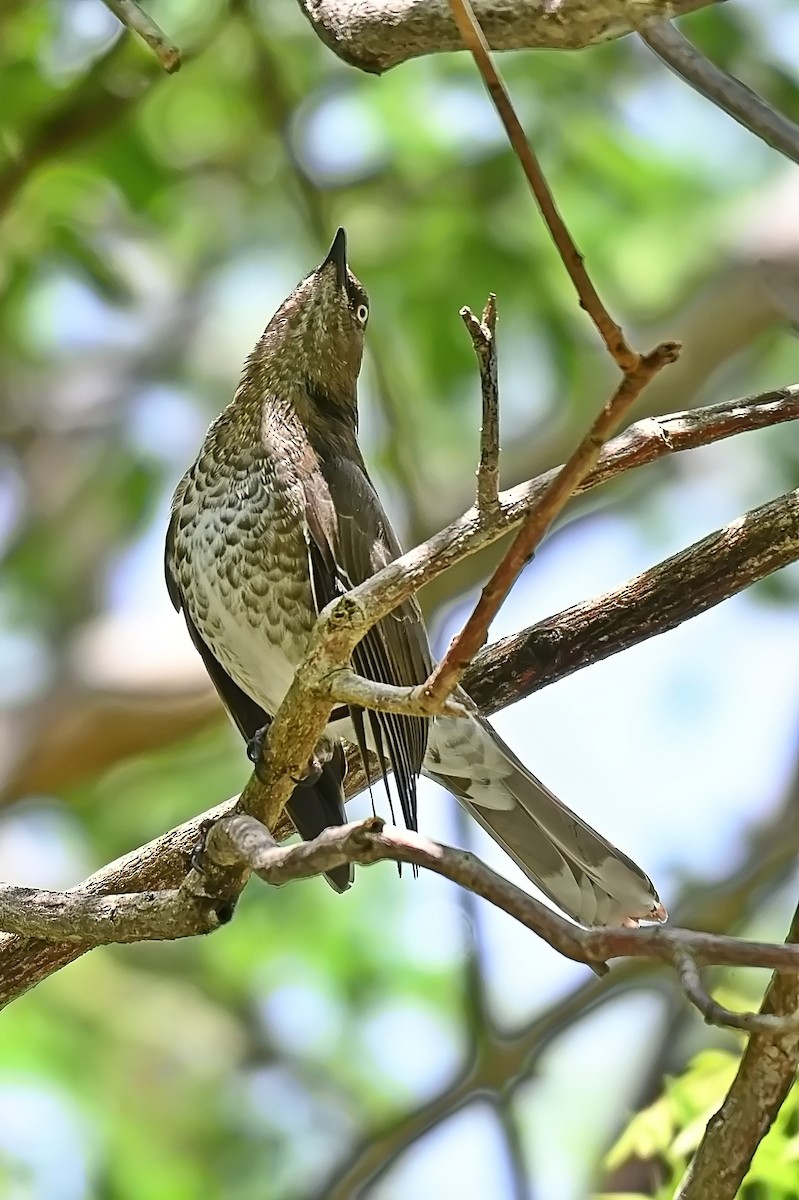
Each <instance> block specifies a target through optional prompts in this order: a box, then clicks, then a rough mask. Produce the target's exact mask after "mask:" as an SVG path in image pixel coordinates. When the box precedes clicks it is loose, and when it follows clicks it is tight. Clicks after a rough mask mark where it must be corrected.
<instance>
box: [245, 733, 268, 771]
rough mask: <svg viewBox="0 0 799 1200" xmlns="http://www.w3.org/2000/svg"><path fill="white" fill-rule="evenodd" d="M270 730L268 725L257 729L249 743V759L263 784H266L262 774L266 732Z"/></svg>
mask: <svg viewBox="0 0 799 1200" xmlns="http://www.w3.org/2000/svg"><path fill="white" fill-rule="evenodd" d="M268 728H269V726H268V725H262V726H261V728H260V729H256V731H255V733H254V734H253V736H252V737H251V738H250V740H249V742H248V743H247V757H248V758H249V760H250V762H251V763H252V764H253V766H254V767H255V774H256V775H257V776H258V778H259V779H260V780H261V783H263V782H264V778H263V775H262V772H261V764H262V763H263V758H264V742H265V741H266V732H267V729H268Z"/></svg>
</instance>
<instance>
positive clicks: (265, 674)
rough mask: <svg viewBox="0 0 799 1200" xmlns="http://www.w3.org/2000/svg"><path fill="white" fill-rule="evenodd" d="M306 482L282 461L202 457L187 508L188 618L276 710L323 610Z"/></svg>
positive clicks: (181, 562)
mask: <svg viewBox="0 0 799 1200" xmlns="http://www.w3.org/2000/svg"><path fill="white" fill-rule="evenodd" d="M303 507H304V501H303V494H302V488H301V486H299V485H298V484H297V482H296V480H295V479H292V478H291V477H290V474H289V473H288V472H287V471H286V470H285V468H283V467H282V465H281V464H280V463H276V462H274V461H273V460H272V459H270V458H268V457H266V456H263V455H258V456H254V455H249V454H246V455H243V456H242V458H241V460H240V461H239V462H238V463H234V464H230V463H225V464H223V465H220V464H219V463H217V462H214V459H213V457H212V456H211V455H210V454H207V453H206V454H203V455H202V456H201V457H200V459H199V461H198V462H197V463H196V464H195V466H194V467H193V468H192V470H191V471H190V472H189V475H188V477H187V481H186V487H185V490H184V492H183V496H182V501H181V504H180V508H179V510H178V516H177V520H176V529H175V540H174V551H173V554H174V569H175V574H176V577H177V579H178V581H179V584H180V588H181V591H182V592H183V596H184V599H185V604H186V607H187V609H188V612H189V615H190V617H191V619H192V621H193V622H194V624H195V625H196V626H197V629H198V630H199V632H200V633H201V635H202V637H203V638H204V640H205V641H206V642H207V644H208V645H209V646H210V648H211V649H212V651H213V653H214V654H215V656H216V657H217V659H218V660H219V662H220V663H221V664H222V666H223V667H224V668H225V670H226V671H227V672H228V674H229V675H231V677H232V678H233V679H234V680H235V681H236V683H237V684H238V685H239V687H241V688H242V689H243V690H244V691H245V692H246V693H247V694H248V695H249V696H251V697H252V698H253V699H254V700H256V701H257V702H258V703H259V704H260V705H261V706H262V707H263V708H264V709H265V710H266V711H267V712H269V713H274V712H275V711H276V709H277V707H278V706H279V704H280V702H281V700H282V699H283V697H284V695H285V693H286V691H287V689H288V687H289V685H290V683H291V680H292V676H293V672H294V667H295V666H296V665H297V663H298V662H299V661H300V659H301V658H302V655H303V653H304V649H305V646H306V644H307V639H308V635H309V633H310V631H311V629H312V627H313V623H314V620H315V612H314V607H313V597H312V592H311V584H310V578H309V566H308V551H307V545H306V541H305V532H304V522H303Z"/></svg>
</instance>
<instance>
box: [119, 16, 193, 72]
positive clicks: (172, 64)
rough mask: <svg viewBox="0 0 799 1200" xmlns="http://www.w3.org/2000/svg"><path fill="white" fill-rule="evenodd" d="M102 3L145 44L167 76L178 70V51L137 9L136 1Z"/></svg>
mask: <svg viewBox="0 0 799 1200" xmlns="http://www.w3.org/2000/svg"><path fill="white" fill-rule="evenodd" d="M103 3H104V4H105V6H106V8H110V10H111V12H112V13H113V14H114V16H115V17H116V18H117V20H119V21H121V22H122V24H123V25H125V26H126V27H127V28H128V29H131V30H132V31H133V32H134V33H137V34H138V35H139V37H140V38H141V39H142V41H145V42H146V43H147V45H148V46H149V47H150V49H151V50H152V51H153V53H154V54H155V56H156V58H157V59H158V61H159V62H160V64H161V66H162V67H163V68H164V70H165V71H166V72H167V74H168V75H172V74H174V72H175V71H179V70H180V66H181V57H180V50H178V48H177V46H174V45H173V44H172V42H170V41H168V40H167V37H166V35H165V34H164V32H163V30H161V29H159V27H158V26H157V25H156V23H155V21H154V20H153V19H152V17H150V16H148V15H147V13H146V12H144V10H143V9H141V8H140V7H139V5H138V4H137V3H136V0H103Z"/></svg>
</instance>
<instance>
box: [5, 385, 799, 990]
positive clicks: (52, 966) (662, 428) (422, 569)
mask: <svg viewBox="0 0 799 1200" xmlns="http://www.w3.org/2000/svg"><path fill="white" fill-rule="evenodd" d="M797 416H799V387H794V388H785V389H781V390H779V391H776V392H769V393H766V394H764V395H763V396H758V397H754V398H752V399H750V400H747V401H735V402H733V403H727V404H721V405H714V406H712V407H710V408H707V409H702V410H696V411H691V412H688V413H678V414H674V415H673V416H671V417H666V418H662V419H660V420H658V421H653V420H646V421H644V422H639V423H638V424H637V425H634V426H632V427H631V428H630V429H628V430H627V431H626V432H625V433H623V434H621V435H620V436H619V437H617V438H615V439H614V440H613V442H611V443H609V444H608V445H607V446H606V447H605V449H604V451H603V453H602V455H601V457H600V461H599V463H598V464H597V466H596V468H595V469H594V471H593V472H592V473H591V475H590V476H589V478H588V479H587V480H586V481H585V482H584V484H583V485H582V487H583V490H585V489H586V488H588V487H593V486H597V485H598V484H599V483H602V482H604V481H605V480H607V479H610V478H612V477H614V476H616V475H619V474H621V473H622V472H623V471H625V470H630V469H633V468H635V467H638V466H641V465H643V464H645V463H649V462H652V461H655V460H656V459H658V458H660V457H663V456H664V455H666V454H669V453H673V452H676V451H679V450H685V449H689V448H692V447H696V446H700V445H706V444H710V443H711V442H713V441H717V440H719V439H721V438H724V437H729V436H731V435H733V434H735V433H739V432H742V431H743V430H747V429H758V428H763V427H765V426H767V425H771V424H778V423H780V422H782V421H788V420H793V419H795V418H796V417H797ZM553 475H554V472H549V473H547V475H544V476H542V477H540V478H539V479H538V480H534V481H532V482H531V483H529V484H526V485H524V486H522V487H520V488H515V489H513V491H511V492H508V493H504V494H503V495H502V496H500V498H499V499H500V503H499V508H498V510H497V513H496V514H495V516H494V517H492V519H491V522H489V523H485V524H483V525H482V527H481V525H480V521H479V518H478V516H477V514H476V513H474V512H472V513H468V514H466V515H465V516H464V517H463V518H462V519H461V521H458V522H455V523H454V524H453V525H452V526H450V527H449V529H447V530H444V531H443V532H442V533H440V534H437V535H436V537H434V538H432V539H431V540H430V541H429V542H428V543H427V544H426V545H425V546H423V547H419V548H417V550H414V551H412V552H411V553H410V554H408V555H405V556H403V558H402V559H400V560H398V562H397V563H394V564H391V565H390V566H389V567H387V568H385V569H384V571H382V572H381V573H380V576H379V577H378V576H376V577H375V578H374V579H372V580H370V581H368V583H367V584H365V585H363V591H361V589H356V591H359V592H361V594H362V595H364V597H365V600H366V602H367V603H368V602H369V601H370V598H371V601H372V603H374V604H378V603H379V604H380V605H381V606H384V611H386V612H387V611H389V610H390V608H391V607H392V605H393V604H396V603H399V602H400V601H401V600H402V598H403V597H404V596H405V595H408V594H410V593H411V592H412V591H415V590H416V589H417V588H418V587H419V586H421V584H422V583H423V582H424V580H425V578H427V577H429V576H430V572H433V571H434V572H436V573H439V572H441V571H443V570H445V569H446V567H447V566H448V565H449V564H450V563H452V562H455V561H457V560H458V559H459V558H460V557H462V556H463V555H464V554H467V553H471V552H472V551H473V550H474V549H475V548H477V546H478V545H481V544H484V542H485V541H486V540H492V539H493V538H496V537H498V536H500V534H501V532H502V531H504V530H506V529H508V528H511V527H512V526H513V525H514V524H518V523H519V522H520V521H521V519H522V518H523V516H524V513H525V511H526V510H527V507H528V506H529V504H530V503H531V501H532V500H533V499H534V498H535V496H536V495H537V494H539V492H540V491H541V489H542V488H543V487H544V486H545V485H546V482H547V480H548V479H550V478H552V477H553ZM776 503H779V502H776ZM767 507H768V506H767ZM737 546H738V543H737V542H736V540H735V539H731V540H728V541H727V542H725V543H724V544H722V545H721V546H720V547H719V548H718V552H717V554H716V575H717V577H718V578H721V577H722V576H723V575H724V572H725V570H728V569H729V562H730V561H734V555H735V552H736V548H737ZM344 599H345V601H346V600H347V599H348V597H345V598H344ZM605 603H606V600H605V598H604V597H603V598H602V599H601V600H600V605H601V606H602V605H604V604H605ZM651 603H652V604H653V606H655V608H656V606H657V597H656V596H655V595H654V594H653V596H652V600H651ZM705 607H707V604H706V602H705V599H704V597H703V596H702V595H701V594H700V595H699V596H698V597H697V608H696V611H703V609H704V608H705ZM569 611H570V612H571V610H569ZM683 612H684V617H685V618H687V617H688V616H689V615H691V613H690V611H689V610H687V609H684V610H683ZM667 615H668V614H667ZM586 619H587V620H588V621H590V620H591V619H593V620H599V617H598V615H596V614H595V615H594V617H593V618H591V616H590V614H586ZM557 620H558V619H557V618H555V619H554V620H553V621H552V622H550V624H551V625H554V624H556V623H557ZM566 624H568V622H567V621H565V620H564V625H566ZM663 627H664V628H670V627H671V625H669V624H668V623H666V624H665V625H664V626H663ZM660 631H661V626H660V625H659V624H658V621H657V618H656V616H653V619H652V620H649V621H648V622H646V629H645V631H644V622H643V620H642V622H641V636H654V635H655V634H656V633H658V632H660ZM638 640H640V638H639V639H638ZM619 648H621V647H619ZM528 667H529V664H528ZM514 669H515V668H514V666H513V663H512V662H511V666H510V670H511V672H513V670H514ZM527 669H528V668H527V667H525V670H527ZM559 669H560V668H559V667H558V664H557V663H555V664H553V665H552V667H551V668H549V669H548V675H547V682H554V681H555V679H557V678H558V677H559V675H558V670H559ZM562 669H563V674H568V673H570V671H572V670H576V669H577V664H576V662H575V661H571V662H568V663H564V665H563V668H562ZM328 673H329V672H328ZM465 682H466V684H467V686H468V689H469V692H470V693H471V694H472V696H473V697H474V698H475V699H476V700H477V701H478V702H480V701H482V702H483V704H484V705H485V702H486V700H489V699H490V698H489V697H488V696H487V695H486V694H485V692H482V693H481V685H480V660H478V662H477V664H476V665H475V667H474V668H473V669H472V671H471V672H470V673H469V674H468V675H467V676H466V679H465ZM492 686H493V684H491V683H489V686H488V689H486V690H490V688H491V687H492ZM534 686H535V685H534ZM538 686H543V682H542V683H541V684H540V685H538ZM529 690H533V688H532V687H531V688H530V689H529ZM513 698H514V697H513V696H512V695H511V694H510V692H509V690H508V689H505V690H504V692H503V693H502V695H501V697H497V699H496V700H495V701H494V702H493V703H489V704H488V705H485V706H486V707H488V708H489V710H490V711H493V710H495V709H496V708H497V707H499V706H501V704H503V703H507V702H509V701H510V700H511V699H513ZM317 703H318V702H317ZM330 703H331V701H330V700H329V699H328V700H323V701H321V707H322V711H323V712H324V711H325V706H328V707H329V705H330ZM322 720H323V721H324V716H323V718H322ZM359 786H363V778H362V776H361V778H360V780H359V779H358V777H357V775H356V774H355V773H353V776H352V777H351V779H349V780H348V789H349V790H350V794H352V791H355V790H358V787H359ZM263 793H264V789H263V786H262V785H261V784H260V783H259V782H258V780H257V779H256V778H255V776H253V778H252V779H251V780H250V782H249V783H248V784H247V787H246V788H245V790H244V793H242V797H241V798H240V801H239V803H240V804H242V805H243V806H245V807H249V806H250V805H251V804H252V809H251V811H253V812H254V813H256V815H257V811H258V810H261V811H263V808H264V795H263ZM235 808H236V802H235V801H228V802H227V803H226V804H224V805H220V806H218V807H217V808H216V809H214V810H212V811H211V812H209V813H206V814H203V815H202V816H200V817H196V818H194V819H193V820H191V821H189V822H186V823H185V824H184V825H182V826H179V827H178V828H177V829H173V830H171V831H170V832H169V833H167V834H164V835H163V836H162V837H160V838H157V839H155V840H154V841H153V842H151V843H149V844H148V845H147V846H144V847H141V848H139V849H137V850H134V851H132V852H131V853H130V854H129V855H127V856H126V857H125V858H123V859H120V860H118V861H117V862H115V863H112V864H110V865H109V866H108V867H104V868H103V869H102V870H101V871H99V872H98V873H97V874H96V875H94V876H92V877H91V879H90V880H87V881H86V883H84V884H83V885H81V887H80V888H79V889H75V892H76V893H78V894H80V893H85V894H86V895H89V896H97V895H108V894H118V893H123V892H125V893H128V892H135V891H142V892H144V891H149V890H156V889H164V888H176V887H179V886H180V885H181V881H183V880H184V877H185V875H186V871H187V869H188V867H189V863H190V858H191V854H192V851H193V849H194V847H195V846H196V844H197V841H198V838H199V836H200V832H201V830H202V829H203V827H204V825H205V824H206V823H208V822H209V821H213V820H215V819H216V818H218V817H220V816H223V815H227V814H230V813H231V812H233V811H234V810H235ZM287 830H288V826H286V825H285V824H284V825H283V826H278V827H277V828H276V833H277V834H278V836H279V835H280V834H281V833H284V832H286V831H287ZM220 870H224V869H223V868H220ZM246 874H247V873H246V872H244V871H240V870H238V871H234V870H231V869H228V873H227V875H226V876H225V877H224V878H223V880H222V881H221V883H220V881H216V891H215V893H214V894H216V895H217V896H220V895H221V894H222V891H223V890H224V888H223V887H222V884H224V885H225V886H226V887H227V891H226V892H225V896H226V902H227V903H229V904H232V903H233V902H234V900H235V896H236V894H237V891H238V890H240V887H241V886H243V883H244V880H245V879H246ZM198 882H199V885H200V886H202V884H203V883H207V879H200V880H199V881H196V880H195V881H194V883H198ZM217 911H218V910H217ZM88 948H89V946H88V944H87V943H86V942H75V941H68V942H67V941H54V940H46V941H45V940H42V939H35V938H25V937H22V936H15V935H9V936H5V937H0V1006H1V1005H2V1004H4V1003H8V1002H9V1001H10V1000H12V999H13V998H15V997H16V996H18V995H20V994H21V993H22V992H24V991H25V990H26V989H27V988H29V987H31V986H33V985H34V984H36V983H38V982H40V981H41V980H42V979H44V978H46V977H47V976H48V975H50V974H52V973H53V972H54V971H56V970H59V969H60V968H61V967H62V966H64V965H66V963H68V962H71V961H73V960H74V959H75V958H77V957H79V956H80V955H81V954H82V953H84V952H85V950H86V949H88Z"/></svg>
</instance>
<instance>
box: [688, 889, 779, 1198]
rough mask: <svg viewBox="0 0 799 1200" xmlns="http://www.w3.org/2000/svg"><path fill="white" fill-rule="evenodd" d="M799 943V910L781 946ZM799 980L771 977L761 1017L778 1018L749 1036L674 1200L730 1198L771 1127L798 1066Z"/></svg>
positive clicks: (736, 1192)
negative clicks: (775, 1025)
mask: <svg viewBox="0 0 799 1200" xmlns="http://www.w3.org/2000/svg"><path fill="white" fill-rule="evenodd" d="M796 942H799V908H797V910H796V912H795V913H794V916H793V921H792V922H791V928H790V930H789V932H788V938H787V942H786V945H788V946H792V945H793V944H795V943H796ZM797 1008H799V976H797V975H796V974H793V973H792V974H788V973H785V972H781V973H778V974H776V975H775V976H774V978H773V979H772V981H771V983H770V984H769V987H768V991H767V992H766V995H765V998H764V1000H763V1004H762V1006H761V1009H760V1019H761V1020H763V1019H764V1018H767V1019H770V1020H771V1021H777V1020H779V1021H780V1022H781V1023H782V1024H781V1029H782V1032H778V1033H777V1034H775V1033H774V1032H773V1029H772V1028H769V1029H768V1030H766V1031H758V1032H756V1033H753V1034H752V1035H751V1037H750V1038H749V1042H748V1043H747V1046H746V1049H745V1050H744V1053H743V1057H742V1059H741V1062H740V1065H739V1067H738V1073H737V1074H736V1076H735V1079H734V1080H733V1083H732V1086H731V1087H730V1090H729V1092H728V1093H727V1095H726V1097H725V1099H724V1103H723V1104H722V1106H721V1108H720V1109H719V1111H718V1112H717V1113H716V1114H715V1116H714V1117H712V1118H711V1119H710V1121H709V1122H708V1126H707V1129H706V1130H705V1134H704V1137H703V1138H702V1141H701V1142H700V1144H699V1148H698V1150H697V1152H696V1154H695V1155H694V1158H693V1161H692V1162H691V1165H690V1166H689V1168H688V1171H687V1173H686V1175H685V1178H684V1179H683V1181H682V1183H681V1185H680V1188H679V1191H678V1193H677V1196H678V1200H734V1197H735V1196H737V1195H738V1192H739V1188H740V1186H741V1183H742V1182H743V1179H744V1176H745V1175H746V1173H747V1171H748V1170H749V1167H750V1165H751V1162H752V1158H753V1157H754V1154H755V1151H756V1150H757V1148H758V1146H759V1145H760V1143H761V1141H762V1140H763V1138H764V1137H765V1136H766V1134H767V1133H768V1131H769V1129H770V1128H771V1126H772V1124H773V1122H774V1118H775V1117H776V1115H777V1113H778V1112H779V1111H780V1108H781V1107H782V1104H783V1102H784V1100H785V1097H786V1096H787V1095H788V1092H789V1091H790V1089H791V1087H792V1085H793V1082H794V1080H795V1078H796V1070H797V1066H799V1022H797V1021H796V1020H792V1019H791V1018H792V1017H793V1016H794V1015H795V1014H796V1011H797Z"/></svg>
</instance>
